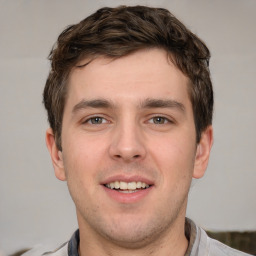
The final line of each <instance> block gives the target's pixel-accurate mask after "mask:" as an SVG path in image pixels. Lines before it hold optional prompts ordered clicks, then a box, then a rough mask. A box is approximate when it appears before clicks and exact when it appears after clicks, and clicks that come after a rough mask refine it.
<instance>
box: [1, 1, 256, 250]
mask: <svg viewBox="0 0 256 256" xmlns="http://www.w3.org/2000/svg"><path fill="white" fill-rule="evenodd" d="M120 4H127V5H136V4H144V5H150V6H158V7H165V8H168V9H169V10H170V11H171V12H173V13H174V14H175V15H176V16H177V17H178V18H179V19H181V20H182V21H183V22H184V23H185V24H186V25H187V26H188V27H189V28H190V29H191V30H192V31H193V32H194V33H196V34H198V35H199V36H200V37H201V38H202V39H203V40H204V41H205V42H206V44H207V45H208V46H209V48H210V50H211V54H212V59H211V61H210V68H211V72H212V80H213V84H214V90H215V114H214V134H215V142H214V146H213V150H212V155H211V159H210V164H209V168H208V170H207V173H206V175H205V177H204V178H203V179H201V180H199V181H196V182H193V186H192V188H191V192H190V196H189V197H190V198H189V200H190V201H189V206H188V212H187V215H188V216H189V217H190V218H192V219H194V220H195V221H196V222H197V223H198V224H199V225H201V226H202V227H204V228H207V229H211V230H255V229H256V200H255V196H256V186H255V183H256V182H255V181H256V161H255V158H256V154H255V153H256V100H255V97H256V64H255V63H256V51H255V47H256V30H255V26H256V15H255V13H256V1H255V0H214V1H213V0H193V1H191V0H176V1H175V0H166V1H163V0H162V1H161V0H152V1H120V0H112V1H110V0H104V1H103V0H98V1H89V0H76V1H71V0H70V1H68V0H59V1H58V0H51V1H50V0H41V1H40V0H37V1H32V0H31V1H26V0H23V1H21V0H20V1H18V0H16V1H15V0H6V1H3V0H0V147H1V154H0V172H1V175H0V251H2V252H4V253H5V254H10V253H12V252H14V251H15V250H18V249H20V248H23V247H31V246H33V245H34V244H38V243H41V242H52V243H62V242H64V241H66V240H68V239H69V238H70V236H71V234H72V233H73V231H74V230H75V229H76V228H77V223H76V215H75V208H74V205H73V202H72V201H71V199H70V196H69V193H68V190H67V187H66V183H64V182H60V181H58V180H57V179H56V178H55V176H54V173H53V168H52V165H51V161H50V157H49V155H48V152H47V150H46V146H45V140H44V136H45V130H46V128H47V127H48V124H47V118H46V113H45V110H44V108H43V105H42V91H43V87H44V83H45V80H46V77H47V74H48V71H49V62H48V61H47V56H48V54H49V51H50V49H51V47H52V45H53V44H54V42H55V41H56V38H57V36H58V35H59V33H60V32H61V31H62V30H63V29H64V28H65V27H66V26H67V25H69V24H73V23H76V22H78V21H80V20H81V19H83V18H85V17H86V16H87V15H89V14H91V13H92V12H93V11H95V10H96V9H98V8H100V7H103V6H117V5H120Z"/></svg>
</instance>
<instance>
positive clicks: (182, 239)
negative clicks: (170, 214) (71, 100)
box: [79, 217, 188, 256]
mask: <svg viewBox="0 0 256 256" xmlns="http://www.w3.org/2000/svg"><path fill="white" fill-rule="evenodd" d="M79 227H80V245H79V255H80V256H98V255H102V256H119V255H122V256H134V255H136V256H146V255H147V256H148V255H152V256H159V255H161V256H169V255H175V256H184V255H185V253H186V250H187V247H188V240H187V239H186V236H185V217H183V218H179V219H177V220H176V221H175V223H173V225H172V227H171V229H168V230H167V231H166V232H165V234H161V235H160V236H158V237H157V239H154V240H151V241H147V242H143V243H141V244H140V245H138V246H134V243H132V244H129V243H120V242H117V241H112V240H110V239H108V238H106V237H102V236H101V235H100V234H97V233H96V232H95V231H94V230H93V231H92V230H90V231H89V230H88V229H87V228H86V229H83V228H81V226H80V225H79ZM92 233H94V234H92Z"/></svg>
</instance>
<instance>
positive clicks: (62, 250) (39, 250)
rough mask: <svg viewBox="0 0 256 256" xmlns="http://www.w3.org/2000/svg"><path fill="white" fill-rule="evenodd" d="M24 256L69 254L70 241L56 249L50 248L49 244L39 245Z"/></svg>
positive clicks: (62, 255) (66, 255)
mask: <svg viewBox="0 0 256 256" xmlns="http://www.w3.org/2000/svg"><path fill="white" fill-rule="evenodd" d="M22 256H68V242H66V243H64V244H62V245H61V246H60V247H57V248H56V249H54V250H51V249H49V246H43V245H38V246H35V247H34V248H32V249H31V250H29V251H27V252H25V253H24V254H22Z"/></svg>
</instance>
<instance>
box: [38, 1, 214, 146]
mask: <svg viewBox="0 0 256 256" xmlns="http://www.w3.org/2000/svg"><path fill="white" fill-rule="evenodd" d="M145 48H161V49H164V50H166V51H167V53H169V56H170V59H171V60H172V62H173V63H174V64H175V65H176V66H177V67H178V68H179V69H180V70H181V71H182V72H183V73H184V75H186V76H187V77H188V78H189V79H190V86H189V87H188V92H189V96H190V100H191V103H192V107H193V113H194V122H195V127H196V138H197V142H199V141H200V137H201V133H202V132H203V131H204V130H205V129H206V128H207V126H209V125H210V124H211V123H212V112H213V91H212V83H211V79H210V72H209V68H208V65H209V58H210V52H209V50H208V48H207V47H206V45H205V44H204V43H203V42H202V41H201V40H200V39H199V38H198V37H197V36H196V35H195V34H193V33H192V32H191V31H189V30H188V29H187V28H186V27H185V26H184V25H183V24H182V23H181V22H180V21H179V20H178V19H177V18H175V17H174V16H173V15H172V14H171V13H170V12H169V11H168V10H166V9H163V8H151V7H145V6H119V7H117V8H108V7H105V8H102V9H99V10H98V11H96V12H95V13H94V14H92V15H90V16H89V17H87V18H85V19H84V20H82V21H81V22H79V23H78V24H75V25H71V26H69V27H68V28H66V29H65V30H64V31H63V32H62V33H61V34H60V35H59V37H58V40H57V42H56V44H55V45H54V47H53V49H52V50H51V52H50V55H49V59H50V61H51V71H50V73H49V76H48V78H47V81H46V85H45V89H44V94H43V96H44V100H43V101H44V105H45V108H46V110H47V112H48V120H49V123H50V126H51V128H52V129H53V132H54V136H55V140H56V144H57V147H58V148H59V149H60V150H61V127H62V118H63V111H64V105H65V100H66V96H67V79H68V76H69V73H70V71H71V70H72V68H74V67H75V66H76V65H77V63H78V62H79V61H81V60H82V59H83V58H85V57H93V58H95V57H96V58H97V56H107V57H110V58H119V57H122V56H126V55H128V54H130V53H133V52H135V51H138V50H141V49H145Z"/></svg>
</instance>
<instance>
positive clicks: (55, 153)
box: [45, 128, 66, 181]
mask: <svg viewBox="0 0 256 256" xmlns="http://www.w3.org/2000/svg"><path fill="white" fill-rule="evenodd" d="M45 141H46V145H47V148H48V151H49V153H50V156H51V159H52V164H53V168H54V172H55V176H56V177H57V178H58V179H59V180H62V181H64V180H66V175H65V170H64V164H63V156H62V152H61V151H60V150H59V149H58V148H57V145H56V143H55V137H54V134H53V131H52V129H51V128H49V129H47V131H46V136H45Z"/></svg>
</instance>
